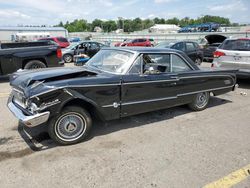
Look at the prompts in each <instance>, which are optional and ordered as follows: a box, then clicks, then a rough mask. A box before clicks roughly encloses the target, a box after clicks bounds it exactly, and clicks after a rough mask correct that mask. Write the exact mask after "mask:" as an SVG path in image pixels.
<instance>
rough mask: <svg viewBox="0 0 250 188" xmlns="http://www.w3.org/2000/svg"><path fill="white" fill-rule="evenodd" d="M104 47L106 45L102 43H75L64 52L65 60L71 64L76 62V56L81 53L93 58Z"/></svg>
mask: <svg viewBox="0 0 250 188" xmlns="http://www.w3.org/2000/svg"><path fill="white" fill-rule="evenodd" d="M104 46H105V45H104V44H102V43H99V42H93V41H82V42H80V43H74V44H72V45H70V46H68V47H67V48H64V49H63V50H62V55H63V60H64V61H65V62H66V63H70V62H72V61H73V60H74V55H79V54H80V53H82V54H86V55H87V56H89V57H90V58H91V57H93V56H94V55H95V54H96V53H97V52H98V51H99V50H100V49H101V48H102V47H104ZM105 47H107V46H105Z"/></svg>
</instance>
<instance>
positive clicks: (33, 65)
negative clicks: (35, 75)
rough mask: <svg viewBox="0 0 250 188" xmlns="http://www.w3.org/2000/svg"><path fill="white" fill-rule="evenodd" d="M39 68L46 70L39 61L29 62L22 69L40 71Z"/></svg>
mask: <svg viewBox="0 0 250 188" xmlns="http://www.w3.org/2000/svg"><path fill="white" fill-rule="evenodd" d="M41 68H46V65H45V64H44V63H43V62H41V61H39V60H31V61H29V62H28V63H27V64H26V65H25V66H24V69H41Z"/></svg>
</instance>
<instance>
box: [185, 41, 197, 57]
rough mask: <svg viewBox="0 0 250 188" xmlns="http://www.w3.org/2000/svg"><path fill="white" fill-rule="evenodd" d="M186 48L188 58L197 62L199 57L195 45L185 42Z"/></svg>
mask: <svg viewBox="0 0 250 188" xmlns="http://www.w3.org/2000/svg"><path fill="white" fill-rule="evenodd" d="M185 48H186V49H185V53H186V54H187V55H188V57H190V59H192V60H193V61H194V62H195V60H196V59H197V56H198V55H197V51H196V48H195V46H194V43H192V42H185Z"/></svg>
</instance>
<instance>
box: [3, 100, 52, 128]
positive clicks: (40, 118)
mask: <svg viewBox="0 0 250 188" xmlns="http://www.w3.org/2000/svg"><path fill="white" fill-rule="evenodd" d="M7 105H8V108H9V110H10V111H11V112H12V113H13V115H14V116H16V117H17V119H19V120H20V121H21V122H22V123H24V124H25V125H26V126H27V127H35V126H37V125H40V124H43V123H46V122H47V121H48V119H49V115H50V112H49V111H47V112H42V113H37V114H34V115H25V114H24V113H23V112H22V110H20V109H19V108H18V107H17V106H16V105H15V104H14V103H13V102H12V101H11V100H9V101H8V104H7Z"/></svg>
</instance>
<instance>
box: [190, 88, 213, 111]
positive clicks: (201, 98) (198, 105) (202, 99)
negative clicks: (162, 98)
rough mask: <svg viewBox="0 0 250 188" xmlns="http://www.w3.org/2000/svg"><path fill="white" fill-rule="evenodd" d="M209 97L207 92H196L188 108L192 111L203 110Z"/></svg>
mask: <svg viewBox="0 0 250 188" xmlns="http://www.w3.org/2000/svg"><path fill="white" fill-rule="evenodd" d="M209 98H210V93H209V92H202V93H198V94H196V96H195V97H194V99H193V101H192V102H191V103H190V104H189V105H188V106H189V108H190V109H192V110H194V111H201V110H204V109H205V108H206V107H207V105H208V102H209Z"/></svg>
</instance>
